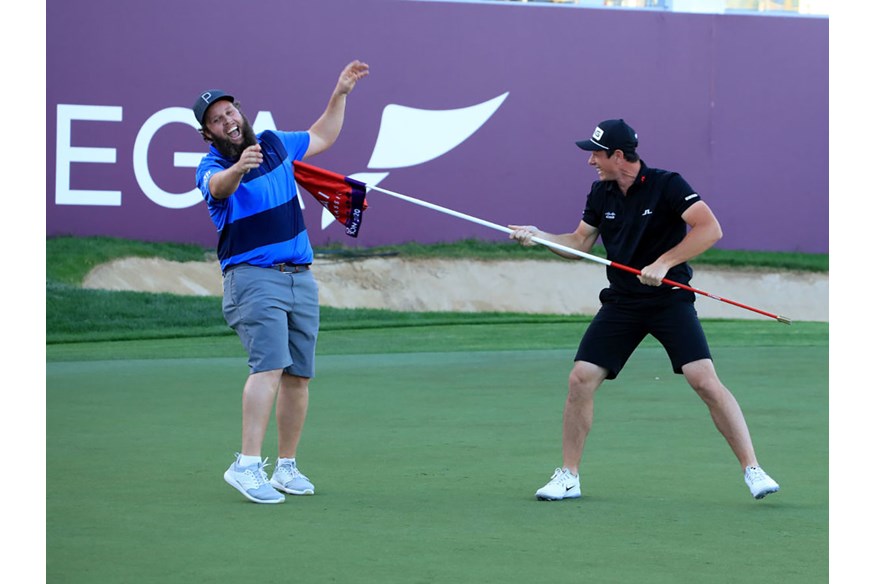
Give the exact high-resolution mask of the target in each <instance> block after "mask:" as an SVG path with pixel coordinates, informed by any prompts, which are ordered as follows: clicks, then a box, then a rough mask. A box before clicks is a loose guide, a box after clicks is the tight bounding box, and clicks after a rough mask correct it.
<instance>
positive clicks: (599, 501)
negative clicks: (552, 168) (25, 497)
mask: <svg viewBox="0 0 876 584" xmlns="http://www.w3.org/2000/svg"><path fill="white" fill-rule="evenodd" d="M506 333H507V331H505V330H501V329H500V330H494V331H492V334H490V333H489V331H484V335H483V336H484V337H485V338H492V339H500V338H505V337H506V336H507V335H506ZM576 334H577V333H576ZM234 340H235V342H236V339H234ZM359 341H360V342H361V343H363V344H365V345H366V346H368V347H369V348H371V347H373V346H374V345H375V344H377V343H380V342H385V341H386V339H385V338H384V337H382V336H381V337H379V338H377V339H372V340H371V342H369V340H368V338H367V337H364V336H363V337H361V338H360V339H359ZM158 344H161V343H158ZM328 344H331V341H329V343H328ZM563 344H564V345H565V344H566V343H565V341H564V342H563ZM573 348H574V347H572V348H571V349H570V348H569V347H568V346H564V347H563V348H560V349H550V348H546V349H541V350H523V349H511V350H502V351H495V350H485V347H484V345H481V350H479V351H465V352H459V351H457V352H447V351H431V352H410V353H377V352H375V353H364V352H359V353H355V352H341V353H338V354H327V355H323V356H321V357H320V359H319V361H318V366H319V372H318V377H317V378H316V379H315V380H314V382H313V389H312V394H311V410H310V416H309V418H308V426H307V428H306V429H305V436H304V439H303V442H302V445H301V449H300V451H299V460H300V462H301V466H302V469H303V470H304V471H305V472H306V473H308V474H309V475H310V476H311V478H312V479H313V480H314V482H315V483H316V486H317V493H318V494H317V495H316V496H314V497H307V498H290V499H289V500H288V501H287V503H286V504H284V505H280V506H257V505H253V504H250V503H247V502H246V501H244V500H243V498H242V497H240V496H239V495H238V494H237V493H235V492H234V491H233V490H232V489H231V488H230V487H228V486H227V485H226V484H225V483H224V482H223V481H222V479H221V473H222V472H223V471H224V469H225V467H226V466H227V465H228V464H229V463H230V461H231V458H232V456H233V452H234V450H235V449H236V448H237V447H238V442H239V430H238V428H239V416H240V412H239V395H240V387H241V386H242V383H243V380H244V378H245V375H246V372H245V370H244V363H243V360H242V359H241V358H240V356H239V355H237V356H228V357H221V358H216V357H213V358H168V359H118V360H102V361H101V360H92V361H86V360H83V361H76V362H73V361H70V362H63V361H58V362H52V363H48V364H47V464H46V469H47V477H46V480H47V484H49V485H58V484H63V485H64V488H58V489H49V490H48V492H47V502H46V504H47V575H48V580H49V581H64V582H69V583H73V584H75V583H77V582H89V583H100V582H120V581H124V582H129V583H131V584H139V583H140V582H156V581H162V582H206V581H234V580H239V579H253V578H254V579H261V578H267V579H271V580H275V579H278V578H280V577H284V576H286V575H287V573H288V570H289V569H290V566H292V567H293V568H294V573H295V576H296V578H298V579H302V580H307V581H312V582H331V581H337V582H381V583H394V582H399V583H401V582H404V583H410V582H496V581H502V582H508V583H515V582H521V583H523V582H526V583H529V582H541V581H549V580H554V579H571V580H573V581H577V580H579V579H581V578H587V579H588V581H594V582H649V583H656V584H660V583H663V582H667V583H668V582H672V583H677V582H679V581H707V582H710V583H718V584H721V583H725V582H727V583H730V582H742V581H749V580H750V577H749V576H750V572H749V567H750V566H756V568H757V570H756V571H757V576H758V579H759V580H763V581H793V582H795V583H804V584H805V583H807V582H823V581H825V580H826V579H827V567H828V555H827V543H828V513H827V507H828V504H827V486H828V483H827V401H828V399H827V347H826V343H822V344H821V345H819V346H791V347H763V346H759V347H746V346H726V347H725V346H721V347H720V348H718V349H717V350H716V351H715V352H716V356H715V357H716V364H717V367H718V370H719V373H721V374H722V377H723V378H724V381H725V382H726V383H727V385H728V386H730V387H731V388H732V389H733V390H734V392H735V393H736V396H737V398H738V399H739V401H740V402H741V404H742V406H743V408H744V409H745V411H746V415H747V418H748V422H749V425H750V426H751V429H752V433H753V436H754V440H755V445H756V447H758V450H759V456H760V457H761V459H762V462H763V463H764V464H765V465H766V466H767V468H768V469H769V470H770V472H771V473H773V475H774V476H775V477H776V478H777V479H778V480H779V481H780V482H781V483H782V492H780V493H779V494H777V495H774V496H771V498H768V499H766V500H764V501H760V502H755V501H754V500H752V499H751V497H750V495H748V492H747V489H746V488H745V486H744V484H743V482H742V479H741V473H740V471H739V469H738V467H737V465H736V463H735V460H734V459H733V456H732V454H731V453H730V451H729V448H728V447H727V446H726V444H725V443H724V442H723V439H722V438H721V437H720V436H719V435H718V434H717V432H716V431H715V429H714V427H713V426H712V424H711V422H710V420H709V419H708V413H707V410H706V409H705V408H704V406H703V405H702V403H701V402H700V401H699V399H698V398H697V397H696V396H695V395H694V394H693V392H692V390H690V389H689V388H688V387H687V386H686V384H685V383H684V381H683V379H682V378H680V377H679V376H675V375H671V374H669V372H668V370H669V366H668V362H667V360H666V357H665V355H664V353H663V351H662V349H660V348H658V347H653V346H645V347H643V348H642V349H640V350H639V351H638V352H637V353H636V354H634V356H633V358H632V359H631V360H630V363H629V365H628V367H627V369H625V370H624V372H623V373H622V374H621V377H620V378H619V379H618V380H616V381H613V382H609V383H607V384H606V385H605V386H604V387H603V388H602V389H601V390H600V395H599V397H598V400H597V417H596V425H595V426H594V430H593V433H592V434H591V438H590V440H589V442H588V448H587V452H586V454H585V460H584V468H585V475H584V483H583V488H584V497H583V498H582V499H580V500H578V501H565V502H561V503H544V502H537V501H535V500H534V498H533V496H532V495H533V492H534V491H535V489H536V488H538V487H539V486H541V485H542V484H543V483H544V482H545V481H546V480H547V479H548V477H549V475H550V472H551V470H552V466H553V465H555V464H556V463H557V462H558V457H559V422H560V416H561V412H562V402H563V399H564V396H565V384H566V375H567V373H568V368H569V365H570V361H569V359H570V358H571V356H570V351H571V350H572V349H573ZM139 349H141V350H143V351H145V352H147V353H148V352H149V351H148V347H146V346H145V345H140V346H139ZM163 350H164V349H156V350H155V351H154V354H159V353H161V352H162V351H163ZM658 378H659V379H658ZM275 440H276V434H275V430H274V426H273V423H272V425H271V428H270V430H269V434H268V437H267V441H266V446H265V451H264V452H263V454H264V455H265V456H270V457H272V458H273V456H275ZM740 557H744V558H746V561H745V565H741V564H740V562H739V558H740Z"/></svg>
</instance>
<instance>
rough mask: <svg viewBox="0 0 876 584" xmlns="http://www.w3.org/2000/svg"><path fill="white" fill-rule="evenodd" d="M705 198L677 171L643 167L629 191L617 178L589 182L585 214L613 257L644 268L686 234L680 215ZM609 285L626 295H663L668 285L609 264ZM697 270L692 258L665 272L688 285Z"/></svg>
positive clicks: (671, 277)
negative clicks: (623, 189)
mask: <svg viewBox="0 0 876 584" xmlns="http://www.w3.org/2000/svg"><path fill="white" fill-rule="evenodd" d="M699 200H701V199H700V196H699V195H698V194H697V193H696V192H695V191H694V190H693V189H692V188H691V186H690V185H689V184H687V181H686V180H684V179H683V178H682V177H681V175H680V174H678V173H677V172H670V171H667V170H660V169H659V168H648V167H647V166H645V163H644V161H642V168H641V170H640V171H639V174H638V175H637V176H636V180H635V182H634V183H633V185H632V186H631V187H630V188H629V190H628V191H627V194H626V195H624V194H623V193H622V192H621V190H620V188H618V186H617V183H616V182H615V181H596V182H594V183H593V185H592V186H591V187H590V194H589V195H587V204H586V206H585V207H584V214H583V217H582V219H583V220H584V222H585V223H587V224H588V225H590V226H592V227H595V228H597V229H598V230H599V234H600V237H601V238H602V243H603V245H604V246H605V249H606V253H607V255H608V259H609V260H611V261H613V262H617V263H619V264H623V265H625V266H629V267H631V268H636V269H639V270H641V269H642V268H644V267H645V266H647V265H649V264H652V263H653V262H654V261H655V260H656V259H657V258H658V257H660V256H661V255H663V253H664V252H666V251H667V250H669V249H671V248H673V247H675V246H676V245H678V243H679V242H681V240H682V239H684V236H685V235H686V234H687V223H685V222H684V220H683V219H682V218H681V214H682V213H684V212H685V211H686V210H687V209H688V207H690V206H691V205H693V204H694V203H696V202H697V201H699ZM606 273H607V275H608V281H609V284H610V286H609V287H610V288H611V289H612V290H613V291H614V292H617V293H619V294H621V295H623V296H627V295H632V296H636V297H640V298H641V297H646V296H661V295H663V294H666V293H668V292H669V291H670V290H671V288H670V287H669V286H665V285H664V286H659V287H655V286H646V285H644V284H642V283H641V282H639V280H638V278H637V277H636V275H635V274H631V273H629V272H626V271H624V270H619V269H617V268H612V267H607V268H606ZM692 275H693V270H691V268H690V266H689V265H688V264H687V263H682V264H679V265H677V266H674V267H673V268H672V269H670V270H669V273H668V274H666V277H667V278H668V279H670V280H674V281H676V282H679V283H681V284H685V285H687V284H688V283H689V282H690V279H691V276H692Z"/></svg>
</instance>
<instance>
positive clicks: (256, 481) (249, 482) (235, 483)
mask: <svg viewBox="0 0 876 584" xmlns="http://www.w3.org/2000/svg"><path fill="white" fill-rule="evenodd" d="M267 462H268V459H267V458H266V459H264V460H262V461H261V462H258V463H256V464H253V465H251V466H238V464H237V461H236V460H235V461H234V462H232V463H231V466H229V467H228V470H226V471H225V475H224V478H225V482H226V483H228V484H229V485H231V486H232V487H234V488H235V489H237V490H238V491H240V493H241V494H242V495H243V496H244V497H246V498H247V499H249V500H250V501H252V502H253V503H282V502H283V501H285V500H286V497H284V496H283V493H278V492H277V491H275V490H274V488H273V487H271V485H270V484H268V475H267V474H265V465H266V464H267Z"/></svg>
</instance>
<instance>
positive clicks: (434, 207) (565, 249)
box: [368, 185, 791, 324]
mask: <svg viewBox="0 0 876 584" xmlns="http://www.w3.org/2000/svg"><path fill="white" fill-rule="evenodd" d="M368 188H370V189H372V190H375V191H380V192H381V193H384V194H386V195H389V196H391V197H395V198H397V199H401V200H403V201H407V202H409V203H413V204H415V205H420V206H421V207H426V208H427V209H432V210H434V211H439V212H441V213H445V214H447V215H452V216H453V217H458V218H459V219H465V220H466V221H471V222H472V223H477V224H478V225H483V226H484V227H489V228H491V229H495V230H496V231H502V232H504V233H509V234H510V233H512V230H511V229H510V228H508V227H505V226H503V225H499V224H497V223H492V222H490V221H484V220H483V219H478V218H477V217H473V216H471V215H466V214H465V213H460V212H459V211H454V210H453V209H448V208H447V207H442V206H441V205H435V204H433V203H429V202H426V201H421V200H420V199H415V198H413V197H409V196H407V195H403V194H401V193H396V192H393V191H389V190H386V189H383V188H380V187H376V186H371V185H368ZM532 241H534V242H535V243H539V244H541V245H544V246H546V247H550V248H553V249H556V250H559V251H562V252H565V253H568V254H571V255H575V256H578V257H582V258H584V259H588V260H590V261H593V262H597V263H600V264H603V265H606V266H610V267H612V268H617V269H619V270H624V271H625V272H630V273H632V274H636V275H641V274H642V272H641V271H640V270H637V269H636V268H631V267H629V266H625V265H623V264H619V263H617V262H613V261H610V260H607V259H605V258H601V257H599V256H595V255H590V254H589V253H584V252H583V251H579V250H577V249H573V248H571V247H566V246H565V245H560V244H559V243H554V242H553V241H548V240H546V239H542V238H540V237H533V238H532ZM662 282H663V283H664V284H667V285H669V286H675V287H677V288H682V289H684V290H688V291H690V292H694V293H696V294H701V295H703V296H708V297H709V298H712V299H714V300H720V301H721V302H726V303H727V304H732V305H733V306H738V307H739V308H744V309H746V310H750V311H752V312H756V313H758V314H762V315H764V316H768V317H770V318H772V319H775V320H776V321H778V322H780V323H782V324H791V320H790V319H789V318H786V317H784V316H779V315H777V314H772V313H769V312H765V311H763V310H760V309H759V308H754V307H751V306H746V305H745V304H742V303H740V302H735V301H733V300H728V299H726V298H721V297H720V296H715V295H714V294H710V293H708V292H704V291H702V290H697V289H696V288H692V287H690V286H686V285H685V284H681V283H679V282H674V281H672V280H668V279H666V278H663V280H662Z"/></svg>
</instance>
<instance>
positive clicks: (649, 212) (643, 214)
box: [642, 209, 653, 217]
mask: <svg viewBox="0 0 876 584" xmlns="http://www.w3.org/2000/svg"><path fill="white" fill-rule="evenodd" d="M645 215H653V213H652V212H651V209H645V212H644V213H642V217H644V216H645Z"/></svg>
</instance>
